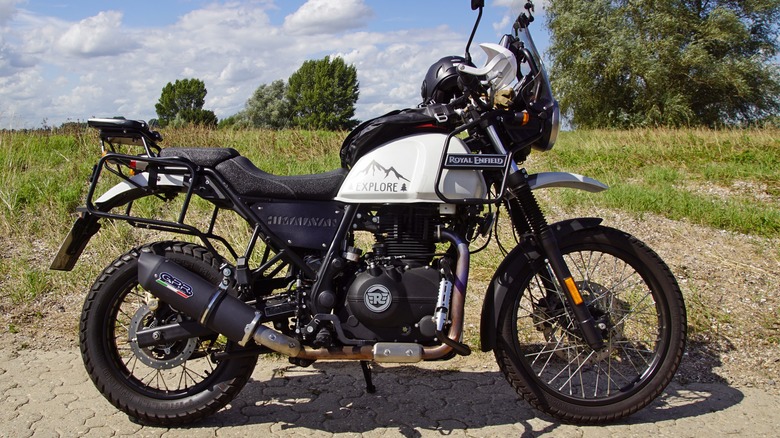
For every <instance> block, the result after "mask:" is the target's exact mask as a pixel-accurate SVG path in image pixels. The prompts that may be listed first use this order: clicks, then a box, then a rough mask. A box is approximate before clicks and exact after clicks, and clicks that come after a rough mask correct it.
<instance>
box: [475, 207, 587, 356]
mask: <svg viewBox="0 0 780 438" xmlns="http://www.w3.org/2000/svg"><path fill="white" fill-rule="evenodd" d="M601 221H602V219H601V218H576V219H567V220H564V221H561V222H556V223H554V224H551V225H550V230H551V231H552V232H553V234H555V238H556V240H558V241H559V242H560V241H561V240H563V239H564V238H565V237H566V236H568V235H570V234H572V233H574V232H577V231H580V230H584V229H588V228H595V227H597V226H598V225H599V224H601ZM539 257H542V255H541V253H540V252H539V250H538V249H537V248H536V245H535V244H534V243H533V242H530V241H528V240H523V241H521V242H520V243H519V244H518V245H517V246H516V247H515V248H514V249H513V250H512V251H510V252H509V254H508V255H507V256H506V257H505V258H504V260H503V261H502V262H501V264H500V265H499V266H498V269H496V273H495V274H493V278H492V279H491V280H490V285H489V286H488V290H487V292H486V293H485V300H484V301H483V303H482V316H481V323H480V344H481V345H480V347H481V349H482V351H490V350H492V349H493V348H494V347H495V345H496V331H497V330H498V313H499V311H500V310H501V306H502V305H503V303H504V297H505V296H506V294H507V291H508V290H509V287H510V285H511V284H512V282H513V281H514V275H517V274H519V273H520V272H522V271H523V268H525V266H526V265H528V264H530V263H532V262H533V261H535V260H537V259H538V258H539Z"/></svg>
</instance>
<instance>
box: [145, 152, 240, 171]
mask: <svg viewBox="0 0 780 438" xmlns="http://www.w3.org/2000/svg"><path fill="white" fill-rule="evenodd" d="M160 156H161V157H163V158H186V159H188V160H190V161H192V162H193V163H195V164H197V165H198V166H203V167H216V165H217V164H219V163H221V162H223V161H225V160H229V159H231V158H233V157H237V156H238V151H237V150H235V149H233V148H166V149H163V150H162V152H160Z"/></svg>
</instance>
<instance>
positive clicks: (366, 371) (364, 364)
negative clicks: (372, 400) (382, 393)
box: [360, 360, 376, 394]
mask: <svg viewBox="0 0 780 438" xmlns="http://www.w3.org/2000/svg"><path fill="white" fill-rule="evenodd" d="M360 368H362V369H363V377H364V378H365V379H366V391H367V392H368V393H369V394H373V393H375V392H376V386H374V383H373V382H372V381H371V367H370V366H369V362H368V361H367V360H361V361H360Z"/></svg>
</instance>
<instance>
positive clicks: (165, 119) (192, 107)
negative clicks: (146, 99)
mask: <svg viewBox="0 0 780 438" xmlns="http://www.w3.org/2000/svg"><path fill="white" fill-rule="evenodd" d="M206 93H207V91H206V84H204V83H203V81H201V80H200V79H177V80H176V82H175V83H170V82H168V84H167V85H165V87H163V89H162V93H161V94H160V100H159V101H158V102H157V104H156V105H155V106H154V108H155V109H156V110H157V116H158V117H159V123H160V126H162V127H165V126H167V125H168V124H170V123H173V122H174V121H176V124H190V123H192V124H196V125H207V126H214V125H216V124H217V116H216V115H215V114H214V112H213V111H211V110H204V109H203V104H204V103H205V101H206Z"/></svg>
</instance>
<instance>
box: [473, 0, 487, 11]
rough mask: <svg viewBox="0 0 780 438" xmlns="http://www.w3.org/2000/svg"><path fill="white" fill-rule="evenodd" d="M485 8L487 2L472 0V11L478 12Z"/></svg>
mask: <svg viewBox="0 0 780 438" xmlns="http://www.w3.org/2000/svg"><path fill="white" fill-rule="evenodd" d="M484 6H485V0H471V10H472V11H476V10H477V9H479V8H482V7H484Z"/></svg>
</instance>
